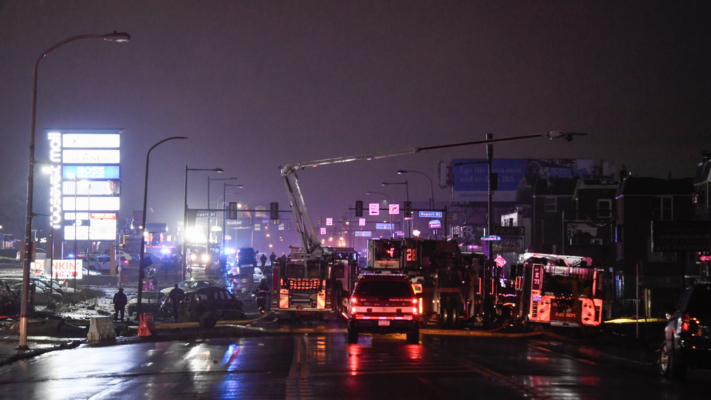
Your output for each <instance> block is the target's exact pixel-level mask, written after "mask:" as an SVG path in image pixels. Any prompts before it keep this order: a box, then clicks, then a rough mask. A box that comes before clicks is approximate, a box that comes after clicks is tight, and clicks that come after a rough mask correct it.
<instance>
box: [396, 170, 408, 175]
mask: <svg viewBox="0 0 711 400" xmlns="http://www.w3.org/2000/svg"><path fill="white" fill-rule="evenodd" d="M405 173H407V171H405V170H404V169H401V170H399V171H397V174H398V175H402V174H405Z"/></svg>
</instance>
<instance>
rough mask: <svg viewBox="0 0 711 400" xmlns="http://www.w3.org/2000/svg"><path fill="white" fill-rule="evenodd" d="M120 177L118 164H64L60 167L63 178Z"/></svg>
mask: <svg viewBox="0 0 711 400" xmlns="http://www.w3.org/2000/svg"><path fill="white" fill-rule="evenodd" d="M75 176H76V178H77V179H121V168H120V167H119V166H118V165H65V166H63V167H62V177H63V178H64V179H72V180H73V179H74V177H75Z"/></svg>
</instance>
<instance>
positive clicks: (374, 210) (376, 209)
mask: <svg viewBox="0 0 711 400" xmlns="http://www.w3.org/2000/svg"><path fill="white" fill-rule="evenodd" d="M368 215H380V203H370V204H368Z"/></svg>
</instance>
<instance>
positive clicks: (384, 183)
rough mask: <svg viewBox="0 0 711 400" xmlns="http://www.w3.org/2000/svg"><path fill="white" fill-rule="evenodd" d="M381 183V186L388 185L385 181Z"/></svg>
mask: <svg viewBox="0 0 711 400" xmlns="http://www.w3.org/2000/svg"><path fill="white" fill-rule="evenodd" d="M381 185H382V186H388V185H389V183H387V182H383V183H381Z"/></svg>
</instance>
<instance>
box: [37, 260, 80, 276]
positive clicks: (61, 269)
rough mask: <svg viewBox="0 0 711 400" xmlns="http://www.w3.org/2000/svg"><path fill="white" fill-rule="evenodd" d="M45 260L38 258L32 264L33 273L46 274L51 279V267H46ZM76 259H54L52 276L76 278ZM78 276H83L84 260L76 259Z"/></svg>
mask: <svg viewBox="0 0 711 400" xmlns="http://www.w3.org/2000/svg"><path fill="white" fill-rule="evenodd" d="M44 262H45V260H38V261H36V262H34V263H33V265H32V273H33V274H37V275H40V274H42V273H44V276H45V277H46V278H47V279H49V277H50V271H49V268H46V267H45V263H44ZM74 262H75V261H74V260H52V276H53V277H54V278H55V279H72V278H74V271H75V268H74ZM76 266H77V268H76V276H77V279H81V278H82V260H76Z"/></svg>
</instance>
